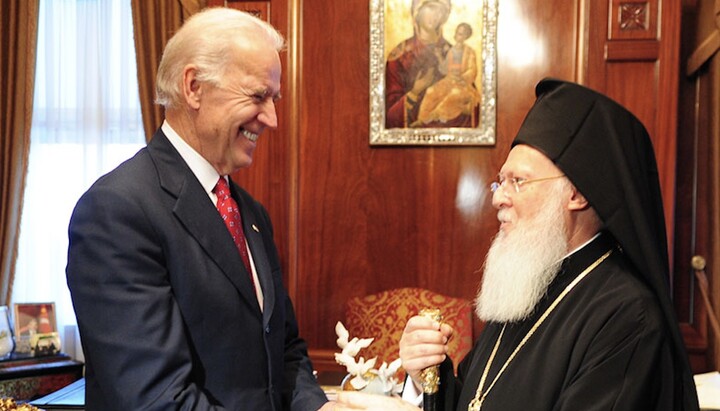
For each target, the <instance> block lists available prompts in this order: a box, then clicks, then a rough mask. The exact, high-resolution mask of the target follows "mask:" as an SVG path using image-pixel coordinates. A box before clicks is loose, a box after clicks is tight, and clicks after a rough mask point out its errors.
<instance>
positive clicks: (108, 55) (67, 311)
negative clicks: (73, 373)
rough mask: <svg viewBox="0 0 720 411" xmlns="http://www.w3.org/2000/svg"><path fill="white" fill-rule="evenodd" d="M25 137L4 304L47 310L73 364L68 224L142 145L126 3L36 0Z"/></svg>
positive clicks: (75, 349)
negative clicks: (14, 249) (101, 181)
mask: <svg viewBox="0 0 720 411" xmlns="http://www.w3.org/2000/svg"><path fill="white" fill-rule="evenodd" d="M30 138H31V144H30V159H29V164H28V175H27V185H26V188H25V199H24V204H23V212H22V221H21V226H20V240H19V248H18V261H17V265H16V272H15V282H14V284H13V295H12V301H13V302H47V301H52V302H55V305H56V315H57V322H58V330H59V331H60V333H61V334H60V335H61V338H62V340H63V350H64V351H65V352H67V353H69V354H71V355H74V356H76V357H80V356H81V353H80V352H79V347H78V346H75V345H74V342H75V341H76V337H75V336H76V331H75V329H76V327H74V325H75V324H76V320H75V313H74V311H73V307H72V302H71V300H70V292H69V291H68V288H67V283H66V280H65V265H66V264H67V246H68V239H67V228H68V223H69V220H70V215H71V213H72V210H73V208H74V206H75V203H76V202H77V200H78V199H79V198H80V196H81V195H82V193H83V192H85V190H87V189H88V187H89V186H90V185H91V184H92V183H93V182H94V181H95V180H96V179H97V178H98V177H99V176H101V175H102V174H104V173H107V172H108V171H110V170H111V169H113V168H115V167H116V166H117V165H118V164H119V163H120V162H122V161H123V160H125V159H127V158H129V157H130V156H132V155H133V154H134V153H135V152H137V150H138V149H140V148H141V147H143V146H144V145H145V137H144V133H143V128H142V119H141V115H140V100H139V97H138V84H137V71H136V64H135V45H134V43H133V32H132V13H131V9H130V0H41V1H40V21H39V24H38V50H37V66H36V72H35V97H34V107H33V123H32V131H31V135H30ZM66 326H67V328H66Z"/></svg>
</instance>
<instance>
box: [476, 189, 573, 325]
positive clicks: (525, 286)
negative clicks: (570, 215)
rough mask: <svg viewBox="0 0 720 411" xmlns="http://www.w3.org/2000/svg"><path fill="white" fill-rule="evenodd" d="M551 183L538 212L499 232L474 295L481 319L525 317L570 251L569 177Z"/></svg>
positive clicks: (507, 320)
mask: <svg viewBox="0 0 720 411" xmlns="http://www.w3.org/2000/svg"><path fill="white" fill-rule="evenodd" d="M551 184H552V186H551V187H548V192H547V200H546V201H545V203H544V204H542V205H541V209H540V212H539V213H538V214H537V215H536V216H534V217H532V218H531V219H530V220H526V221H520V222H518V224H517V226H516V227H514V228H513V230H512V231H511V232H508V233H506V232H503V231H501V232H499V233H498V235H496V236H495V239H494V240H493V243H492V245H491V246H490V250H489V251H488V255H487V259H486V260H485V270H484V273H483V279H482V285H481V288H480V290H479V291H478V294H477V296H476V298H475V305H476V306H475V313H476V314H477V316H478V317H479V318H480V319H482V320H484V321H494V322H514V321H522V320H524V319H525V318H527V317H528V316H530V315H531V314H532V313H533V312H534V310H535V307H536V306H537V303H538V302H539V301H540V299H541V298H542V297H543V296H544V295H545V293H546V292H547V289H548V286H549V285H550V283H551V282H552V281H553V280H554V279H555V276H556V275H557V272H558V270H559V269H560V265H561V263H562V259H563V257H564V256H565V255H566V254H567V252H568V239H567V233H566V231H565V230H566V224H565V218H564V217H565V216H564V212H563V201H564V200H563V193H566V192H567V190H570V189H571V187H572V185H571V183H570V182H569V181H568V180H567V179H561V180H558V181H554V182H552V183H551ZM501 213H503V210H500V212H499V214H501Z"/></svg>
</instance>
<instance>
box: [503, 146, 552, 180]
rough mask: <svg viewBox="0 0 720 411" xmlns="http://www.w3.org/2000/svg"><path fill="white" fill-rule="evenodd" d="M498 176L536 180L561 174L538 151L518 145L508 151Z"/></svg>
mask: <svg viewBox="0 0 720 411" xmlns="http://www.w3.org/2000/svg"><path fill="white" fill-rule="evenodd" d="M500 174H502V175H505V176H509V177H515V176H519V177H525V178H537V177H545V176H550V175H559V174H563V172H562V171H561V170H560V169H559V168H558V167H557V166H556V165H555V163H553V162H552V161H551V160H550V159H549V158H548V157H547V156H546V155H545V154H543V153H542V152H541V151H540V150H538V149H536V148H534V147H531V146H529V145H526V144H518V145H516V146H514V147H513V148H512V150H510V153H509V154H508V156H507V159H506V160H505V163H504V164H503V166H502V168H501V169H500Z"/></svg>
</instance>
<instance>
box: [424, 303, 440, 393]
mask: <svg viewBox="0 0 720 411" xmlns="http://www.w3.org/2000/svg"><path fill="white" fill-rule="evenodd" d="M420 315H421V316H422V317H425V318H428V319H431V320H433V321H437V322H438V323H441V324H442V320H443V316H442V314H441V313H440V310H439V309H437V308H424V309H422V310H420ZM420 378H422V387H423V392H424V393H425V394H435V393H436V392H438V386H439V385H440V366H439V365H433V366H432V367H427V368H425V369H424V370H422V372H420Z"/></svg>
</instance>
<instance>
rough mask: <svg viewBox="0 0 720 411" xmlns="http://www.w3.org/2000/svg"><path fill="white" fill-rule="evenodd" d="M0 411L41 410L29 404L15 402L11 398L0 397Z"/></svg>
mask: <svg viewBox="0 0 720 411" xmlns="http://www.w3.org/2000/svg"><path fill="white" fill-rule="evenodd" d="M0 411H41V410H40V409H39V408H38V407H35V406H32V405H30V404H17V403H16V402H15V400H14V399H12V398H0Z"/></svg>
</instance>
